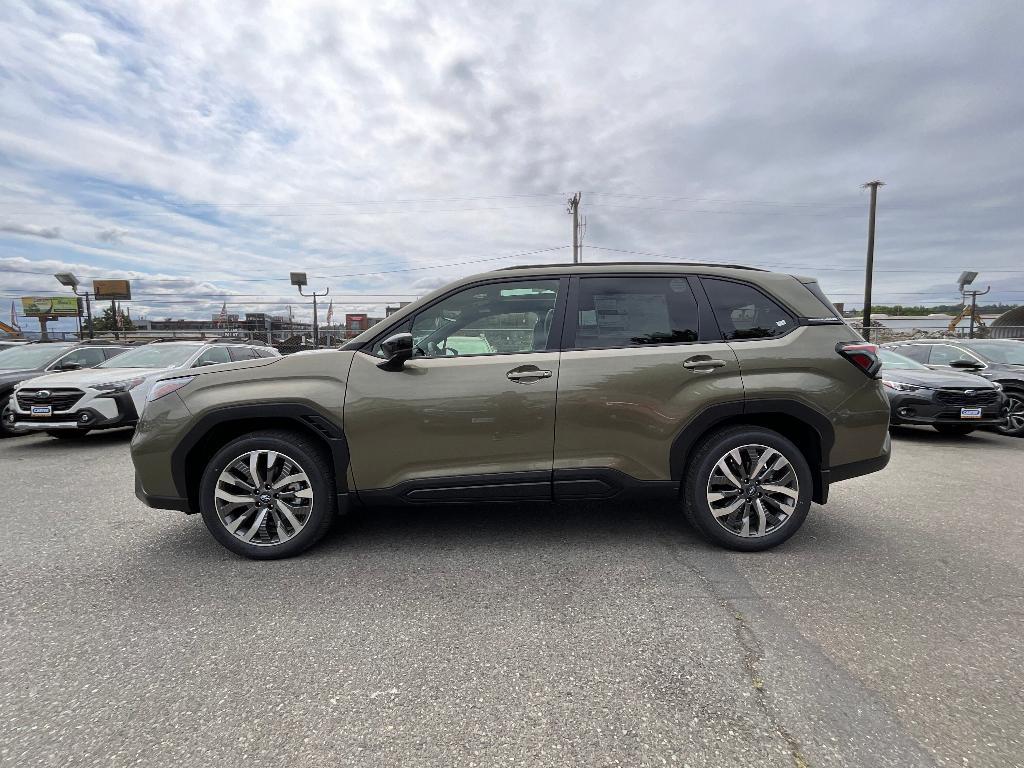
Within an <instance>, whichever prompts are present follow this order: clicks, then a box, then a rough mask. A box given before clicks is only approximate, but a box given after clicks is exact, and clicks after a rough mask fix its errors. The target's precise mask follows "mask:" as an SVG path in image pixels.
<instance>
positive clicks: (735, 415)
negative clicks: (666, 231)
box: [131, 263, 890, 558]
mask: <svg viewBox="0 0 1024 768" xmlns="http://www.w3.org/2000/svg"><path fill="white" fill-rule="evenodd" d="M478 336H480V337H483V338H485V339H486V338H489V339H493V341H489V342H488V347H490V348H491V349H492V351H481V352H476V351H474V352H473V353H471V354H461V353H457V351H456V350H457V349H458V348H457V347H453V346H450V345H449V344H448V343H447V342H448V340H450V339H452V338H456V337H457V338H460V339H461V338H467V337H469V338H472V337H478ZM876 353H877V347H876V346H875V345H873V344H867V343H865V342H864V341H863V339H861V338H860V337H858V336H857V334H856V333H855V332H854V331H852V330H851V329H850V328H849V327H848V326H847V325H846V324H845V323H844V322H843V320H842V319H841V318H840V317H839V315H838V314H837V313H836V311H835V308H834V307H832V305H831V304H830V303H829V302H828V300H827V299H825V297H824V295H823V294H822V293H821V290H820V289H819V288H818V285H817V283H816V282H815V281H814V280H813V279H810V278H796V277H793V276H790V275H784V274H778V273H772V272H766V271H761V270H755V269H748V268H740V267H733V268H726V267H722V266H712V265H685V266H677V265H672V266H668V265H664V264H658V265H642V264H635V263H632V264H603V265H599V266H598V265H593V266H547V267H529V268H522V267H520V268H513V269H508V270H502V271H498V272H492V273H488V274H484V275H478V276H475V277H470V278H466V279H464V280H460V281H459V282H457V283H454V284H452V285H449V286H448V287H445V288H442V289H440V290H438V291H436V292H434V293H432V294H430V295H429V296H426V297H424V298H422V299H420V300H419V301H416V302H414V303H412V304H410V305H408V306H406V307H404V308H403V309H401V310H400V311H398V312H396V313H395V314H394V315H392V316H390V317H389V318H387V319H386V320H385V321H383V322H381V323H379V324H378V325H377V326H375V327H373V328H371V329H370V330H368V331H366V332H365V333H363V334H361V335H360V336H358V337H356V338H355V339H353V340H351V341H350V342H348V343H347V344H345V345H344V346H343V347H342V348H341V349H338V350H330V351H324V352H320V353H316V354H309V355H294V356H290V357H283V358H279V359H260V360H251V361H247V362H244V363H237V364H234V365H231V366H221V367H218V368H216V369H197V370H192V371H188V372H187V373H186V372H182V375H180V376H175V377H169V376H164V377H163V380H162V381H160V382H159V383H158V384H157V385H156V386H155V387H154V388H153V389H152V391H151V392H150V396H149V403H148V405H147V407H146V410H145V412H144V413H143V415H142V419H141V420H140V422H139V425H138V428H137V430H136V432H135V435H134V437H133V439H132V444H131V451H132V459H133V461H134V463H135V469H136V493H137V495H138V497H139V498H140V499H141V500H142V501H144V502H145V503H146V504H148V505H150V506H153V507H161V508H168V509H177V510H182V511H185V512H199V513H201V514H202V516H203V519H204V521H205V523H206V525H207V527H208V528H209V530H210V532H211V533H212V535H213V536H214V537H215V538H216V539H217V540H218V541H220V542H221V543H222V544H223V545H224V546H226V547H227V548H228V549H231V550H232V551H234V552H236V553H240V554H242V555H246V556H249V557H254V558H274V557H283V556H288V555H294V554H296V553H298V552H301V551H302V550H304V549H306V548H307V547H309V546H310V545H312V544H313V543H314V542H315V541H317V540H318V539H319V538H320V537H321V536H323V535H324V533H325V531H326V530H327V529H328V528H329V526H330V525H331V521H332V519H333V518H334V516H335V513H336V511H338V510H340V509H344V508H345V507H346V505H347V504H349V503H351V502H353V501H358V502H359V503H362V504H375V503H387V504H393V503H396V502H398V503H406V504H411V505H416V504H433V503H437V502H462V503H477V502H483V501H508V502H517V503H531V502H542V501H561V500H564V499H581V498H602V499H611V498H620V497H626V496H627V495H631V494H632V495H644V496H646V497H648V498H650V497H661V498H664V499H667V500H677V501H678V502H679V503H680V505H681V507H682V510H683V512H684V513H685V514H686V516H687V517H688V518H689V519H690V520H691V521H692V522H693V524H694V525H695V526H696V527H697V528H698V529H699V530H700V531H701V532H702V533H703V534H704V535H706V536H707V537H708V538H709V539H711V540H712V541H715V542H717V543H718V544H720V545H723V546H726V547H731V548H734V549H739V550H759V549H766V548H768V547H771V546H774V545H776V544H779V543H780V542H782V541H785V540H786V539H787V538H789V537H790V536H791V535H793V534H794V533H795V532H796V531H797V530H798V529H799V527H800V526H801V524H802V523H803V521H804V518H805V517H806V515H807V513H808V510H809V508H810V505H811V502H812V501H817V502H818V503H821V504H824V503H825V502H826V500H827V498H828V490H829V486H830V484H831V483H834V482H837V481H840V480H844V479H846V478H850V477H854V476H857V475H863V474H866V473H869V472H875V471H878V470H880V469H882V468H883V467H885V466H886V464H887V462H888V461H889V450H890V446H889V432H888V424H889V404H888V401H887V400H886V398H885V395H884V394H883V392H882V384H881V382H880V381H879V379H878V375H877V374H878V369H879V360H878V357H877V354H876ZM556 396H557V397H556Z"/></svg>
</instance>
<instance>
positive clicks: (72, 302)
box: [21, 296, 78, 317]
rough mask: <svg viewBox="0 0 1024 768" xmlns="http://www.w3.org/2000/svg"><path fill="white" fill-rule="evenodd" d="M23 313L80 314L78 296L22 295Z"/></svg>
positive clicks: (36, 315) (33, 315)
mask: <svg viewBox="0 0 1024 768" xmlns="http://www.w3.org/2000/svg"><path fill="white" fill-rule="evenodd" d="M21 308H22V314H25V315H27V316H29V317H38V316H40V315H63V316H66V317H77V316H78V297H77V296H22V297H21Z"/></svg>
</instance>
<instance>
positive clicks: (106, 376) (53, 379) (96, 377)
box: [26, 368, 174, 388]
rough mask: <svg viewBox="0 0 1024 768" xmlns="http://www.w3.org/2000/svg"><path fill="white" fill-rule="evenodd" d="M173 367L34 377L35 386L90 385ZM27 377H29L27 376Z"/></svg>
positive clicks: (88, 371) (86, 370)
mask: <svg viewBox="0 0 1024 768" xmlns="http://www.w3.org/2000/svg"><path fill="white" fill-rule="evenodd" d="M170 370H174V369H173V368H83V369H81V370H78V371H62V372H60V373H48V374H46V375H45V376H39V377H37V378H34V379H32V382H31V385H32V386H33V387H50V388H57V387H88V386H91V385H93V384H104V383H106V382H108V381H124V380H125V379H135V378H139V377H140V376H146V377H149V376H160V375H162V374H164V373H167V371H170ZM26 378H27V377H26Z"/></svg>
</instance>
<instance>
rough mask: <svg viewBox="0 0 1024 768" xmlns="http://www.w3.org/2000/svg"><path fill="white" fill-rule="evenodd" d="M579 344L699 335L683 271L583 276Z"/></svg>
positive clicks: (690, 338)
mask: <svg viewBox="0 0 1024 768" xmlns="http://www.w3.org/2000/svg"><path fill="white" fill-rule="evenodd" d="M579 286H580V287H579V303H578V312H577V317H576V339H575V343H574V345H573V346H575V347H576V348H577V349H608V348H612V347H633V346H641V345H644V344H672V343H685V342H693V341H697V338H698V337H697V302H696V300H695V299H694V298H693V291H691V290H690V283H689V281H688V280H687V279H686V278H685V277H671V276H665V277H584V278H581V279H580V282H579Z"/></svg>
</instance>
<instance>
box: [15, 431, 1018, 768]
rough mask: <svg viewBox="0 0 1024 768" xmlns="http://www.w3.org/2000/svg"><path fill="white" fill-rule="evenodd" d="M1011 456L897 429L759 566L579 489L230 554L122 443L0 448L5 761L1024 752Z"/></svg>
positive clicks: (761, 760) (554, 760)
mask: <svg viewBox="0 0 1024 768" xmlns="http://www.w3.org/2000/svg"><path fill="white" fill-rule="evenodd" d="M1022 451H1024V441H1021V440H1014V439H1011V438H1004V437H1000V436H997V435H993V434H988V433H977V434H975V435H971V436H969V437H967V438H951V437H944V436H942V435H938V434H936V433H935V432H933V431H932V430H919V431H914V432H909V433H901V434H899V435H898V436H897V437H896V439H895V446H894V457H893V460H892V463H891V464H890V466H889V468H888V469H887V470H885V471H884V472H882V473H880V474H876V475H869V476H866V477H863V478H859V479H856V480H851V481H849V482H846V483H842V484H839V485H836V486H834V487H833V489H832V498H833V501H832V502H831V503H830V504H829V505H828V506H827V507H815V508H814V509H813V510H812V512H811V515H810V517H809V518H808V521H807V523H806V525H805V526H804V528H803V530H801V531H800V533H798V534H797V535H796V536H795V537H794V538H793V539H792V540H790V541H789V542H788V543H786V544H784V545H782V546H781V547H780V548H778V549H776V550H773V551H769V552H765V553H761V554H756V555H743V554H735V553H730V552H726V551H723V550H719V549H714V548H712V547H711V546H709V545H707V544H705V543H704V542H703V541H701V540H700V539H699V538H698V537H697V536H696V534H694V533H693V532H692V531H690V530H689V529H688V528H686V527H685V525H684V524H683V523H682V522H681V520H680V518H679V515H677V514H676V511H675V510H674V509H673V508H671V507H667V506H662V505H658V506H644V505H639V504H631V505H629V506H616V505H613V504H588V505H579V506H562V507H555V506H543V505H537V506H528V507H527V506H509V507H489V508H477V507H456V508H440V507H431V508H418V509H414V510H396V511H385V512H380V511H373V512H372V513H371V512H357V513H356V514H355V515H353V517H352V518H351V519H349V520H348V521H346V522H345V523H343V524H342V525H339V526H338V527H336V529H335V531H334V532H333V533H332V534H331V535H330V536H329V537H328V538H327V539H326V540H325V541H324V542H323V543H322V544H321V545H320V546H318V547H316V548H315V549H313V550H311V551H310V552H309V553H307V554H306V555H305V556H303V557H301V558H298V559H293V560H285V561H280V562H250V561H247V560H243V559H240V558H238V557H236V556H234V555H232V554H230V553H229V552H227V551H225V550H224V549H222V548H221V547H220V546H219V545H218V544H217V543H216V542H215V541H214V540H213V539H212V538H211V537H210V536H209V535H208V534H207V533H206V531H205V528H204V527H203V524H202V521H201V520H200V519H199V518H198V517H188V518H186V517H184V516H182V515H180V514H177V513H173V512H159V511H155V510H149V509H146V508H145V507H143V506H142V504H141V503H139V502H138V501H137V500H136V499H135V497H134V495H133V491H132V477H131V462H130V460H129V458H128V446H127V436H126V435H124V434H123V433H122V434H116V433H109V434H100V435H95V436H90V437H88V438H86V439H84V440H83V441H82V442H81V443H80V444H69V443H65V442H59V441H57V440H53V439H50V438H48V437H37V436H31V437H18V438H13V439H9V440H4V441H0V467H3V470H4V493H3V499H4V504H3V505H2V512H0V514H2V525H3V529H4V532H5V533H4V536H3V537H0V548H2V551H0V561H2V562H3V565H4V567H3V571H2V573H3V580H4V588H3V590H2V592H0V609H2V616H3V630H2V637H0V654H2V669H3V680H4V684H3V686H2V687H0V723H2V724H3V726H4V727H3V729H2V731H0V763H2V764H4V765H18V766H22V765H90V764H94V763H95V764H103V765H127V764H135V763H139V764H145V765H171V764H188V765H200V764H211V763H213V762H214V761H217V762H218V763H219V764H223V765H243V764H245V765H275V766H280V765H309V764H335V765H367V766H380V765H415V766H426V765H479V766H496V765H545V766H547V765H586V766H599V765H600V766H603V765H623V766H639V765H663V764H669V765H686V764H689V765H691V766H698V765H778V766H793V765H809V766H821V765H864V766H879V765H893V766H896V765H899V766H907V765H936V764H937V765H948V766H953V765H956V766H962V765H970V766H981V765H989V766H1008V765H1019V764H1020V761H1021V757H1020V756H1021V754H1024V740H1022V735H1021V734H1022V732H1024V716H1022V714H1021V713H1022V712H1024V695H1022V690H1024V650H1022V649H1024V643H1022V642H1021V639H1020V638H1021V635H1022V630H1024V578H1022V577H1024V573H1022V571H1024V558H1022V553H1024V525H1022V524H1021V521H1022V520H1024V478H1022V473H1021V471H1020V467H1021V466H1022V455H1024V454H1022Z"/></svg>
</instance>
